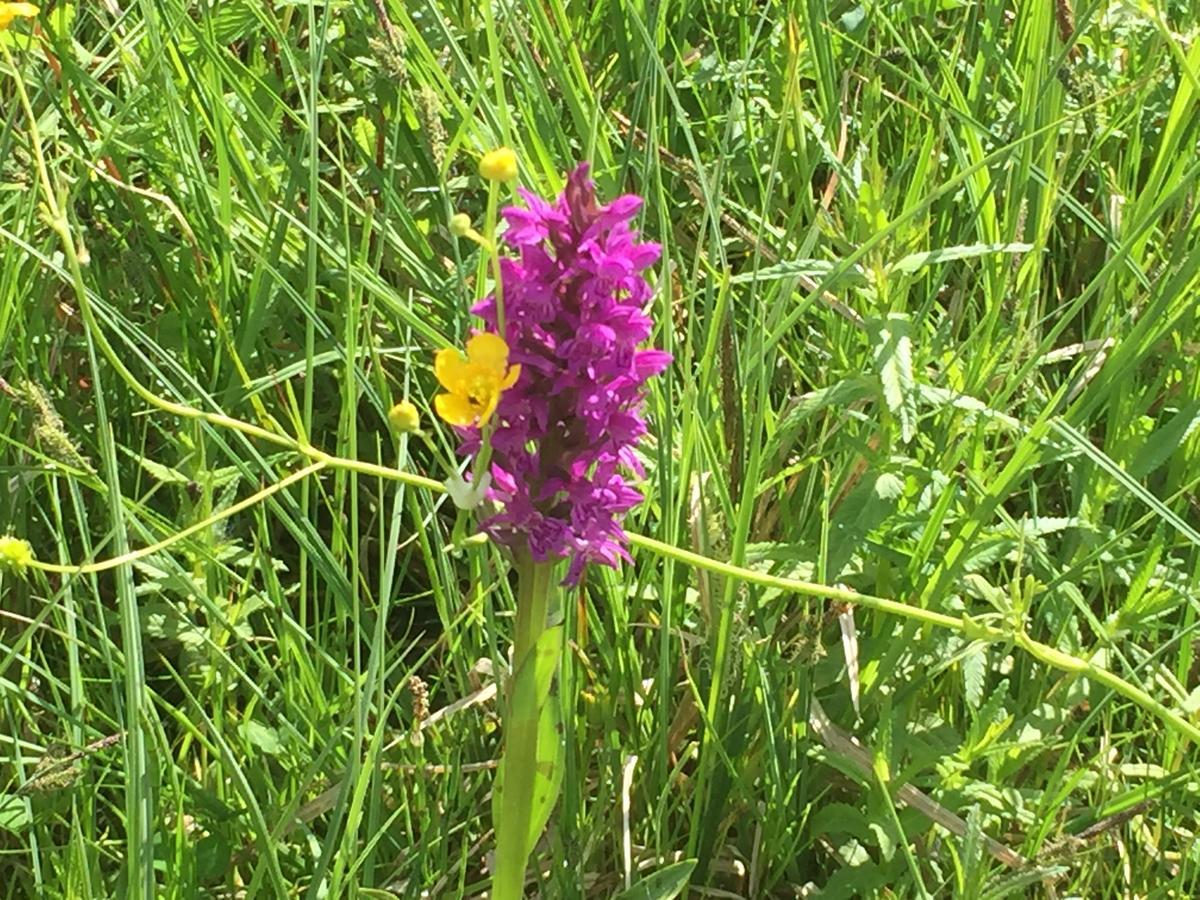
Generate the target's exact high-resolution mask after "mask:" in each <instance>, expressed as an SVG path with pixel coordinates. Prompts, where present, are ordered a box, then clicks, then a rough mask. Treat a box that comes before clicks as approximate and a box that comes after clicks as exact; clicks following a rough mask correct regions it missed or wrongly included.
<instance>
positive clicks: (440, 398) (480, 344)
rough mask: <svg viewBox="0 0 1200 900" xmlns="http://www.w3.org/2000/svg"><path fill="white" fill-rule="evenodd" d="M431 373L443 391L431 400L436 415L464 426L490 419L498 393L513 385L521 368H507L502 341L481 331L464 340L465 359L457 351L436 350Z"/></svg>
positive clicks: (495, 335) (502, 339)
mask: <svg viewBox="0 0 1200 900" xmlns="http://www.w3.org/2000/svg"><path fill="white" fill-rule="evenodd" d="M433 372H434V374H435V375H437V380H438V383H439V384H441V386H442V387H444V388H445V389H446V391H447V393H445V394H438V395H437V396H436V397H434V398H433V407H434V409H436V410H437V414H438V415H439V416H441V417H442V418H443V419H445V420H446V421H447V422H449V423H450V424H451V425H462V426H467V425H474V424H475V423H476V422H478V423H479V424H480V425H482V424H484V423H485V422H487V420H488V419H489V418H491V415H492V413H494V412H495V411H496V404H497V403H499V402H500V394H501V393H502V392H504V391H505V390H507V389H508V388H510V387H512V386H513V385H514V384H516V383H517V379H518V378H519V377H520V376H521V367H520V366H509V364H508V344H506V343H504V338H502V337H500V335H498V334H491V333H490V332H483V333H482V334H477V335H475V336H474V337H472V338H471V339H470V340H469V341H467V355H466V357H464V356H463V355H462V354H461V353H460V352H459V351H457V350H453V349H446V350H439V351H438V353H437V356H436V357H434V361H433Z"/></svg>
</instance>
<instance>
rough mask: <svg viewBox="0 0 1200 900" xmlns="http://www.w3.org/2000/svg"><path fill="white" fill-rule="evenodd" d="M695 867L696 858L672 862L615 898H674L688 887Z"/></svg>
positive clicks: (628, 899)
mask: <svg viewBox="0 0 1200 900" xmlns="http://www.w3.org/2000/svg"><path fill="white" fill-rule="evenodd" d="M695 868H696V860H694V859H682V860H680V861H679V862H677V863H671V864H670V865H669V866H664V867H663V868H661V869H659V870H658V871H657V872H655V873H654V874H653V875H649V876H647V877H646V878H643V879H642V880H641V881H639V882H638V883H637V884H635V885H633V886H632V887H629V888H627V889H626V890H624V891H621V893H619V894H617V895H616V896H615V897H613V900H672V898H673V897H678V896H679V895H680V893H681V892H682V891H683V889H684V888H685V887H687V881H688V879H689V878H690V877H691V876H692V870H693V869H695Z"/></svg>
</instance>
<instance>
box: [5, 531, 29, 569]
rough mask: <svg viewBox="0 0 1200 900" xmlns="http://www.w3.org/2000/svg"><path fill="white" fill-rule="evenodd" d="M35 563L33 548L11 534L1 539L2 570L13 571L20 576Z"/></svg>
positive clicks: (27, 542)
mask: <svg viewBox="0 0 1200 900" xmlns="http://www.w3.org/2000/svg"><path fill="white" fill-rule="evenodd" d="M32 562H33V547H31V546H29V541H23V540H21V539H20V538H18V537H13V536H12V535H11V534H6V535H4V536H3V537H0V569H11V570H12V571H14V572H16V573H17V574H18V575H20V574H22V573H24V571H25V570H26V569H27V568H29V564H30V563H32Z"/></svg>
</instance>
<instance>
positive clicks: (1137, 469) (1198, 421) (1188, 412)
mask: <svg viewBox="0 0 1200 900" xmlns="http://www.w3.org/2000/svg"><path fill="white" fill-rule="evenodd" d="M1198 425H1200V400H1193V401H1192V402H1191V403H1189V404H1187V405H1186V406H1184V407H1182V408H1181V409H1180V410H1179V411H1178V412H1177V413H1175V415H1173V416H1171V418H1170V419H1168V420H1167V421H1166V422H1164V423H1163V424H1162V425H1160V426H1159V427H1158V428H1156V429H1154V431H1153V432H1151V433H1150V434H1149V435H1148V436H1147V437H1146V440H1145V441H1144V442H1143V443H1142V446H1141V448H1140V449H1139V450H1138V452H1137V453H1135V454H1134V456H1133V458H1132V459H1131V460H1130V461H1129V464H1128V465H1127V466H1126V467H1125V471H1126V472H1128V473H1129V474H1130V476H1131V477H1133V478H1137V479H1142V478H1145V477H1146V476H1147V475H1149V474H1150V473H1151V472H1153V471H1155V470H1156V469H1157V468H1158V467H1159V466H1161V465H1162V464H1163V463H1165V462H1166V461H1167V460H1168V459H1170V458H1171V454H1172V453H1174V452H1175V451H1176V450H1177V449H1179V446H1180V445H1181V444H1182V443H1183V442H1184V441H1186V440H1187V439H1188V438H1189V437H1191V435H1192V434H1193V433H1194V432H1195V430H1196V426H1198Z"/></svg>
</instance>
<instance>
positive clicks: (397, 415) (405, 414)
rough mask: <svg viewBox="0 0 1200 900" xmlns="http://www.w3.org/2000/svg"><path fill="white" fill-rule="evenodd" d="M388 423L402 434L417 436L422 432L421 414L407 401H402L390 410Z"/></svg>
mask: <svg viewBox="0 0 1200 900" xmlns="http://www.w3.org/2000/svg"><path fill="white" fill-rule="evenodd" d="M388 421H389V422H391V423H392V427H393V428H395V429H396V431H398V432H399V433H400V434H415V433H416V432H418V431H420V430H421V414H420V413H419V412H417V408H416V407H415V406H413V405H412V404H411V403H409V402H408V401H407V400H401V401H400V402H399V403H397V404H396V405H395V406H393V407H392V408H391V409H390V410H388Z"/></svg>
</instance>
